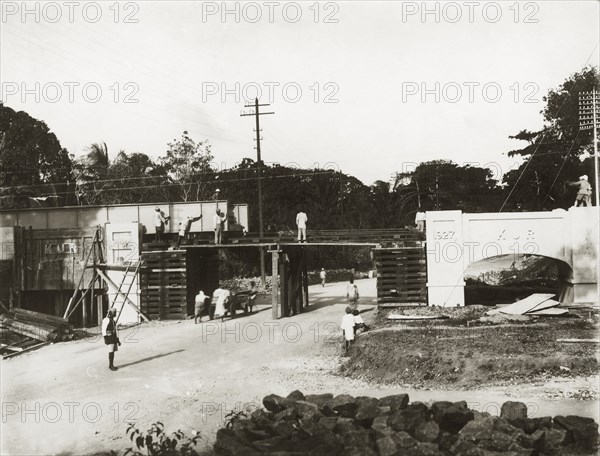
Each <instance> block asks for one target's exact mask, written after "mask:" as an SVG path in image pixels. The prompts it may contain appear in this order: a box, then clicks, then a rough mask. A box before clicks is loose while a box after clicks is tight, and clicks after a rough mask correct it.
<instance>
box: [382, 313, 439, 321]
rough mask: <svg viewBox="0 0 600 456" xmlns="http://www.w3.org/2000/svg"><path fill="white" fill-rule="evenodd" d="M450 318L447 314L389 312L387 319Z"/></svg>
mask: <svg viewBox="0 0 600 456" xmlns="http://www.w3.org/2000/svg"><path fill="white" fill-rule="evenodd" d="M448 318H450V317H449V316H448V315H398V314H390V315H388V316H387V319H388V320H446V319H448Z"/></svg>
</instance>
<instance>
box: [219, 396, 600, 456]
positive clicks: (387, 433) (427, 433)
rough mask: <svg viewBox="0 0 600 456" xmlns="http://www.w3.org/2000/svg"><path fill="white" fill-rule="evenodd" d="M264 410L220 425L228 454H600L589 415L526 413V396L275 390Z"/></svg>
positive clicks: (221, 451)
mask: <svg viewBox="0 0 600 456" xmlns="http://www.w3.org/2000/svg"><path fill="white" fill-rule="evenodd" d="M263 404H264V406H265V409H266V410H263V409H260V410H255V411H254V412H253V413H252V414H251V416H250V417H249V418H239V419H235V420H233V421H232V422H230V423H229V424H228V426H227V427H226V428H224V429H220V430H219V431H218V432H217V440H216V443H215V445H214V449H215V453H216V454H217V455H222V456H238V455H239V456H242V455H243V456H252V455H259V454H263V453H268V454H272V455H275V454H276V455H278V456H295V455H314V456H321V455H344V456H359V455H360V456H376V455H381V456H393V455H402V456H405V455H406V456H412V455H414V456H436V455H440V456H442V455H463V456H494V455H500V454H502V455H514V456H517V455H519V456H521V455H522V456H525V455H528V456H534V455H548V456H555V455H579V454H596V453H597V450H598V442H599V439H598V424H597V423H596V422H595V421H594V420H593V419H591V418H582V417H579V416H556V417H554V418H551V417H540V418H527V407H526V406H525V404H523V403H521V402H505V403H504V404H503V405H502V409H501V414H500V416H499V417H497V416H491V415H489V414H488V413H480V412H477V411H473V410H470V409H469V408H468V407H467V403H466V402H464V401H461V402H454V403H453V402H446V401H442V402H434V403H432V404H431V405H426V404H424V403H422V402H412V403H409V398H408V395H407V394H397V395H393V396H387V397H384V398H382V399H375V398H372V397H366V396H360V397H352V396H350V395H347V394H340V395H338V396H335V397H334V396H333V395H332V394H313V395H306V396H305V395H304V394H303V393H301V392H300V391H294V392H292V393H290V394H289V395H288V396H287V397H281V396H277V395H275V394H271V395H269V396H266V397H265V398H264V399H263Z"/></svg>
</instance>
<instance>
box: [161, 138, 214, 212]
mask: <svg viewBox="0 0 600 456" xmlns="http://www.w3.org/2000/svg"><path fill="white" fill-rule="evenodd" d="M168 146H169V149H168V150H167V153H166V156H165V157H163V158H161V159H160V163H161V164H162V166H163V167H164V169H165V171H166V173H167V176H168V177H169V180H170V182H171V183H172V184H174V185H175V186H176V188H177V193H176V197H178V199H181V200H182V201H190V200H191V199H192V198H194V199H195V200H197V201H201V200H203V199H207V198H208V197H209V195H208V194H207V193H208V191H207V179H206V176H207V174H208V173H210V172H211V166H210V163H211V161H212V159H213V156H212V153H211V147H210V144H209V143H208V140H205V141H201V142H199V143H196V142H195V141H194V140H193V139H192V138H190V137H189V136H188V132H187V131H184V132H183V135H182V136H181V139H179V140H173V142H172V143H169V144H168Z"/></svg>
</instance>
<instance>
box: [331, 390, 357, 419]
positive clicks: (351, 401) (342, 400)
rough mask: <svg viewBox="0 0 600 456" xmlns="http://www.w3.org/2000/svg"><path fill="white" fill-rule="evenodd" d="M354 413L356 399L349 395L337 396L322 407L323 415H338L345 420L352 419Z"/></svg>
mask: <svg viewBox="0 0 600 456" xmlns="http://www.w3.org/2000/svg"><path fill="white" fill-rule="evenodd" d="M355 412H356V399H355V398H354V397H353V396H350V395H349V394H339V395H337V396H335V397H334V398H333V399H330V400H329V401H327V402H326V403H325V405H324V406H323V413H324V414H325V415H329V416H331V415H339V416H342V417H345V418H353V417H354V413H355Z"/></svg>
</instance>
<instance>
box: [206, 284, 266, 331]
mask: <svg viewBox="0 0 600 456" xmlns="http://www.w3.org/2000/svg"><path fill="white" fill-rule="evenodd" d="M257 296H258V288H257V286H256V282H255V281H251V282H250V290H249V292H248V296H247V298H246V308H247V309H248V311H249V312H250V313H252V311H253V309H254V305H255V304H256V297H257ZM233 299H234V297H233V295H232V294H231V291H229V290H227V289H225V288H221V287H219V288H217V289H216V290H215V291H214V292H213V295H212V297H211V296H209V295H206V294H204V291H202V290H200V291H199V292H198V294H197V295H196V297H195V299H194V323H195V324H198V322H200V323H202V317H203V316H204V315H206V314H208V316H209V318H210V307H209V306H213V305H214V306H215V310H214V314H213V318H221V321H223V318H224V317H225V315H226V314H227V313H228V312H229V314H230V315H233V314H234V312H235V309H233V306H234V305H235V302H234V300H233Z"/></svg>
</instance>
